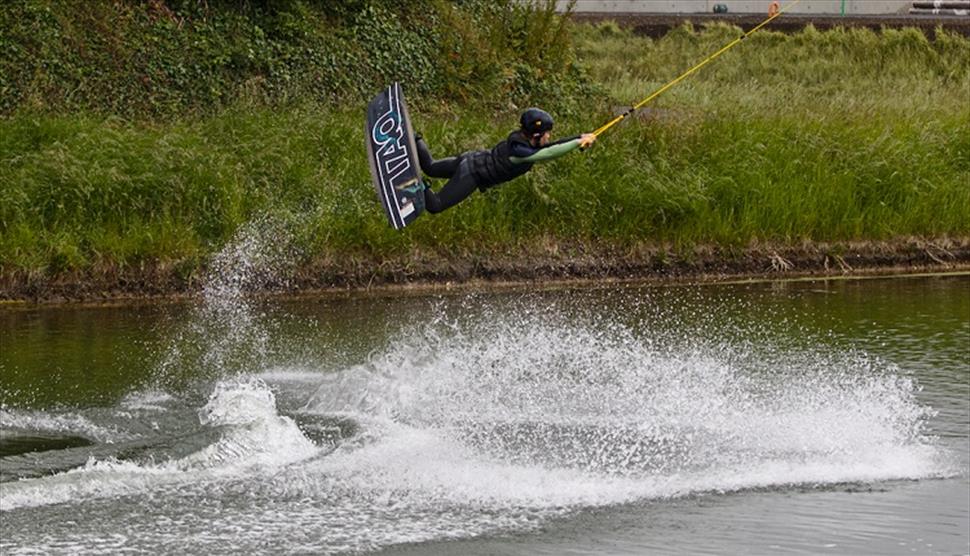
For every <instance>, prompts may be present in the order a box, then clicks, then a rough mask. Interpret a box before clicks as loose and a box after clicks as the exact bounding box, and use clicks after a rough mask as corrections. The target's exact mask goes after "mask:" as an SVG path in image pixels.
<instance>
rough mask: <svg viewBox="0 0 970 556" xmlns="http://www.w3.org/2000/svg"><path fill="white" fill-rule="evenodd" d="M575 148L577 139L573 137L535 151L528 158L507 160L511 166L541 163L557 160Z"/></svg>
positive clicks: (577, 142) (577, 143)
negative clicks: (510, 162)
mask: <svg viewBox="0 0 970 556" xmlns="http://www.w3.org/2000/svg"><path fill="white" fill-rule="evenodd" d="M577 147H579V137H574V138H572V139H568V140H564V141H559V142H556V143H554V144H551V145H546V146H545V147H542V148H541V149H536V151H535V152H534V153H532V154H531V155H529V156H524V157H519V156H510V157H509V160H511V161H512V163H513V164H522V163H523V162H543V161H546V160H552V159H554V158H559V157H560V156H562V155H564V154H566V153H569V152H572V151H574V150H575V149H576V148H577Z"/></svg>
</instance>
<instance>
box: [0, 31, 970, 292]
mask: <svg viewBox="0 0 970 556" xmlns="http://www.w3.org/2000/svg"><path fill="white" fill-rule="evenodd" d="M575 33H576V35H575V37H574V40H575V42H576V44H577V45H578V55H579V58H580V61H581V62H582V63H583V64H584V65H585V67H586V68H587V71H588V73H589V75H590V76H591V77H592V79H593V82H594V84H596V86H597V87H599V90H600V91H601V94H599V95H597V96H595V97H591V98H588V99H581V98H576V97H562V98H559V99H558V100H553V99H550V100H549V101H548V102H547V103H546V107H547V108H548V109H549V110H550V111H551V112H553V113H554V114H559V113H569V112H574V111H573V110H571V109H570V107H574V106H576V105H577V104H580V105H581V104H582V103H584V102H588V110H582V111H575V113H574V115H573V116H572V117H569V118H561V119H560V120H561V121H560V124H558V126H557V131H558V132H560V133H562V134H572V133H578V132H581V131H587V130H590V129H592V128H594V127H596V126H597V125H599V124H601V123H603V121H605V120H606V119H608V118H609V117H610V115H611V111H612V110H613V109H614V108H615V107H616V106H618V105H622V104H624V103H630V102H635V101H636V100H639V99H640V98H642V97H643V96H645V94H647V93H648V92H649V91H651V90H652V89H654V88H656V87H657V86H659V85H661V84H662V83H663V82H665V81H666V80H667V79H669V78H672V77H674V76H675V75H677V73H678V72H679V71H682V70H683V69H684V68H686V67H689V65H690V64H691V63H692V62H694V61H696V60H698V59H701V58H702V57H703V56H704V55H705V54H707V53H710V52H712V51H713V50H716V49H717V48H718V47H719V46H721V45H723V44H725V43H726V42H728V41H729V40H730V39H731V38H733V37H734V36H736V33H737V30H736V29H731V28H726V27H712V28H708V29H704V30H693V29H690V28H684V29H681V30H678V31H677V32H674V33H671V34H669V35H667V36H666V37H664V38H662V39H659V40H650V39H644V38H638V37H634V36H631V35H628V34H625V33H623V32H622V31H620V30H619V29H617V28H616V27H614V26H610V25H606V26H600V27H597V28H592V27H582V28H579V29H577V30H576V31H575ZM630 60H632V62H627V61H630ZM968 62H970V41H968V40H967V39H965V38H961V37H958V36H953V35H948V34H946V33H940V34H938V36H937V39H936V40H934V41H928V40H927V39H926V38H925V37H924V35H922V34H921V33H919V32H916V31H907V30H903V31H892V30H887V31H885V32H883V33H880V34H876V33H872V32H870V31H865V30H852V31H842V30H836V31H831V32H825V33H820V32H817V31H814V30H813V29H811V28H810V29H808V30H806V31H804V32H801V33H797V34H794V35H782V34H775V33H770V32H764V33H761V34H759V35H755V36H754V37H753V38H752V39H751V40H750V41H749V42H747V43H746V44H743V45H741V46H739V47H738V48H736V49H734V50H733V51H731V52H730V53H728V54H726V55H725V56H723V57H722V58H721V59H719V60H718V61H716V62H715V63H713V64H712V65H710V66H708V67H707V68H705V69H704V70H702V71H701V72H700V73H698V74H697V75H695V76H692V77H691V78H690V79H689V80H688V81H686V82H684V83H682V84H681V85H679V86H678V87H676V88H675V89H673V90H671V91H670V92H669V93H668V94H666V95H665V96H663V97H661V98H660V99H658V102H657V103H656V104H653V105H652V106H651V107H650V108H649V109H647V110H645V111H643V112H642V113H641V114H639V115H638V116H637V117H635V118H630V119H629V120H630V121H628V122H624V124H622V125H621V126H618V127H617V128H614V129H613V130H611V131H610V132H609V133H608V134H607V135H605V136H603V137H602V138H601V140H600V141H599V142H598V144H597V145H596V146H595V147H594V148H593V149H591V150H590V151H588V152H586V153H583V154H574V155H570V156H569V157H567V158H565V159H562V160H560V161H557V162H555V163H552V164H548V165H540V166H538V167H537V168H536V169H535V170H533V172H531V173H530V174H529V175H527V176H526V177H525V178H522V179H519V180H517V181H515V182H512V183H510V184H506V185H505V186H503V187H501V188H498V189H496V190H494V191H491V192H489V193H488V194H486V195H478V194H476V195H475V196H474V197H473V198H472V199H470V200H469V201H466V202H465V203H463V204H462V205H461V206H460V207H458V208H456V209H454V210H451V211H449V212H446V213H444V214H441V215H438V216H428V217H423V218H422V219H420V220H419V221H418V222H416V223H415V224H414V225H413V226H411V227H409V228H408V229H407V230H406V231H404V232H395V231H393V230H391V229H389V227H388V226H387V224H386V222H385V220H384V216H383V214H382V212H381V209H380V206H379V204H378V201H377V199H376V196H375V195H374V192H373V189H372V186H371V184H370V177H369V173H368V169H367V163H366V160H365V158H364V149H363V145H362V143H363V141H362V137H361V132H360V126H361V117H362V107H361V106H356V105H355V106H348V107H345V108H338V107H335V106H334V105H331V104H327V103H321V102H316V101H313V102H309V101H307V102H299V103H285V104H279V105H272V106H268V105H266V104H265V103H262V102H254V103H247V102H246V101H245V100H239V101H237V102H234V103H233V104H232V105H231V107H229V108H226V109H223V110H219V111H217V112H215V113H213V114H210V115H205V116H194V117H186V118H176V119H165V120H132V119H121V118H116V117H110V116H105V115H81V114H78V113H71V114H65V115H58V114H51V113H38V112H36V111H17V112H15V113H14V114H12V115H10V116H8V117H6V118H4V119H3V120H0V183H2V184H3V187H2V188H0V265H2V267H3V271H4V272H5V273H7V274H10V273H33V274H38V275H43V274H46V275H56V274H58V273H71V272H77V271H81V272H83V271H84V270H85V269H92V268H96V267H105V266H107V267H112V268H137V267H139V266H144V265H152V266H158V265H163V266H166V267H169V268H171V269H173V272H181V273H192V272H194V270H195V269H197V268H198V267H199V266H200V265H202V264H204V262H205V260H206V258H207V257H208V256H209V255H210V254H211V253H212V252H213V251H215V250H217V249H219V248H220V247H221V246H222V245H223V244H224V243H225V242H226V241H228V240H229V238H230V237H231V236H232V234H233V232H234V231H235V230H236V229H237V228H238V227H239V226H240V225H241V224H242V223H244V222H246V221H248V220H250V219H252V218H254V217H256V216H258V215H264V214H268V213H269V214H275V215H278V218H280V219H282V220H285V221H287V222H290V224H289V227H288V228H287V230H288V232H287V233H288V234H290V235H291V236H292V237H293V238H295V241H296V242H297V244H298V245H299V246H300V248H301V252H302V253H303V256H304V258H305V259H306V261H312V260H321V259H333V260H340V259H341V258H344V259H347V260H354V261H358V262H359V261H371V262H372V263H374V264H377V263H380V262H381V261H386V260H392V259H393V260H394V261H397V262H396V263H395V264H404V265H406V264H407V261H408V260H409V258H411V259H414V260H419V259H422V258H428V257H432V258H433V257H435V256H448V257H453V256H455V255H461V254H467V255H469V256H484V255H488V256H495V257H501V256H502V254H503V253H513V252H514V253H516V254H517V256H521V254H523V253H529V252H543V253H546V252H549V251H550V249H552V250H554V249H555V246H556V245H557V244H561V245H569V246H573V247H575V246H583V245H589V246H597V247H598V248H599V247H602V246H604V245H605V246H609V247H611V248H614V249H616V250H617V251H618V252H620V251H622V250H624V249H635V248H640V247H643V246H650V245H665V244H670V245H674V246H680V247H682V248H684V249H688V248H690V247H691V246H696V245H718V246H721V247H723V248H726V249H727V250H729V251H730V250H732V249H736V250H743V249H744V248H746V247H747V246H750V245H752V244H755V243H765V242H768V243H772V244H777V245H799V244H802V243H804V242H827V243H834V242H850V241H860V240H874V241H875V240H891V239H893V238H898V237H906V236H920V237H925V238H941V237H966V236H968V235H970V186H968V184H970V108H968V104H967V94H968V91H970V69H968V68H970V64H968ZM412 112H415V114H414V120H415V121H416V125H417V127H418V128H419V129H420V130H421V131H423V132H424V134H425V135H426V136H427V137H428V139H429V143H430V144H431V146H432V150H433V152H435V154H436V155H440V156H444V155H448V154H453V153H455V152H459V151H462V150H466V149H474V148H481V147H483V146H485V145H490V144H493V143H494V142H496V141H497V140H499V139H501V138H503V137H504V136H505V134H506V133H508V131H509V130H510V129H511V128H512V127H513V126H514V122H515V121H516V119H517V112H518V109H517V108H516V107H514V106H508V107H504V108H500V109H496V108H494V106H493V107H492V108H489V109H483V107H482V105H481V104H479V103H467V104H460V103H456V102H448V103H445V104H441V103H439V102H430V101H427V102H423V103H421V102H419V103H416V104H415V105H414V106H412ZM89 114H90V113H89ZM440 185H441V182H440V181H438V182H436V183H435V186H436V187H440ZM401 261H403V262H401Z"/></svg>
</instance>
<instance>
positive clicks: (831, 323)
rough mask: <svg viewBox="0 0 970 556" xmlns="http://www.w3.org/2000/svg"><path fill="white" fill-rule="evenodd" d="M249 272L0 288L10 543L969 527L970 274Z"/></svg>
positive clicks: (868, 541)
mask: <svg viewBox="0 0 970 556" xmlns="http://www.w3.org/2000/svg"><path fill="white" fill-rule="evenodd" d="M230 274H231V273H230ZM236 278H237V277H234V276H231V275H227V276H223V277H222V278H219V277H217V278H214V279H213V281H212V284H211V285H210V288H208V289H207V291H206V293H205V295H203V296H201V297H200V299H199V300H197V301H195V302H190V303H179V304H142V305H128V306H116V307H54V308H8V309H3V310H0V403H2V408H0V552H2V553H3V554H5V555H6V554H21V553H71V554H74V553H81V552H104V551H132V552H135V551H145V552H152V553H155V552H159V553H182V552H186V553H194V554H213V553H252V552H273V553H276V552H289V553H331V552H347V551H355V552H356V551H386V552H387V553H389V554H424V553H430V554H557V555H558V554H592V553H596V554H601V553H612V554H643V553H685V554H702V553H712V554H715V553H716V554H725V553H749V554H779V553H795V554H911V553H916V554H967V553H970V480H968V477H970V276H967V275H961V276H935V277H904V278H891V279H889V278H886V279H867V280H829V281H824V280H819V281H797V282H774V283H771V282H766V283H753V284H734V285H707V286H684V285H675V286H622V287H620V286H615V287H598V288H595V287H581V288H579V287H578V288H573V289H569V288H566V289H557V290H549V291H539V292H528V291H525V290H521V291H504V292H486V293H464V294H454V295H429V296H417V295H410V296H398V297H393V296H388V297H347V298H339V299H338V298H333V297H330V298H301V299H288V300H287V299H283V300H280V299H276V300H265V299H264V300H261V301H257V300H252V299H249V298H246V297H244V296H242V294H241V291H242V289H244V288H243V287H242V285H245V284H244V282H245V280H243V281H242V282H240V281H239V280H238V279H236ZM241 284H242V285H241Z"/></svg>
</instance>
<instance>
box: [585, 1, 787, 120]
mask: <svg viewBox="0 0 970 556" xmlns="http://www.w3.org/2000/svg"><path fill="white" fill-rule="evenodd" d="M800 1H801V0H794V1H793V2H791V3H790V4H788V5H786V6H785V7H784V8H781V9H780V10H778V11H776V12H774V13H773V14H771V15H770V16H769V17H768V19H766V20H764V21H762V22H761V23H760V24H758V26H757V27H755V28H753V29H751V30H750V31H748V32H747V33H745V34H743V35H741V36H740V37H738V38H736V39H734V40H733V41H731V43H730V44H728V45H727V46H725V47H724V48H722V49H720V50H718V51H717V52H715V53H714V54H711V55H710V56H708V57H707V58H706V59H705V60H704V61H703V62H701V63H699V64H697V65H696V66H694V67H692V68H690V69H689V70H687V71H685V72H684V73H682V74H680V76H679V77H677V79H674V80H673V81H671V82H670V83H667V84H666V85H664V86H663V87H661V88H659V89H657V90H656V91H654V92H653V94H651V95H650V96H648V97H647V98H645V99H643V100H641V101H640V102H639V103H637V104H636V105H635V106H634V107H633V108H630V109H629V110H627V111H626V112H624V113H623V114H620V115H619V116H617V117H615V118H613V119H612V120H610V121H609V122H607V123H606V124H604V125H602V126H600V127H599V128H598V129H597V130H596V131H594V132H593V135H596V136H597V137H598V136H599V135H600V134H602V133H603V132H605V131H606V130H607V129H610V128H611V127H613V126H614V125H616V124H617V123H619V122H620V120H622V119H623V118H626V117H627V116H629V115H630V114H632V113H634V112H636V111H637V110H639V109H640V107H642V106H643V105H644V104H646V103H648V102H650V101H651V100H653V99H655V98H657V97H658V96H660V94H661V93H663V92H664V91H666V90H667V89H669V88H671V87H673V86H674V85H676V84H677V83H680V82H681V81H683V80H684V79H685V78H686V77H687V76H688V75H690V74H692V73H694V72H695V71H697V70H699V69H701V68H702V67H704V65H706V64H707V63H708V62H710V61H711V60H713V59H714V58H717V57H718V56H720V55H721V54H724V53H725V52H727V51H728V50H730V49H731V48H733V47H734V46H735V45H737V44H738V43H740V42H741V41H743V40H744V39H746V38H748V36H750V35H752V34H754V32H755V31H757V30H758V29H761V28H762V27H764V26H765V25H768V24H769V23H771V22H772V20H774V19H775V18H776V17H778V16H780V15H781V14H783V13H784V12H786V11H787V10H788V9H789V8H791V7H792V6H794V5H795V4H797V3H799V2H800Z"/></svg>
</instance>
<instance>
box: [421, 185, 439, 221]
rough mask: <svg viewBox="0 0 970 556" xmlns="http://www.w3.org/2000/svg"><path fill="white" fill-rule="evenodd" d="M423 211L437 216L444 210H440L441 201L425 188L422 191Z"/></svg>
mask: <svg viewBox="0 0 970 556" xmlns="http://www.w3.org/2000/svg"><path fill="white" fill-rule="evenodd" d="M424 210H426V211H428V212H430V213H431V214H438V213H439V212H441V211H442V210H444V209H442V208H441V200H440V199H438V196H437V195H435V194H434V191H431V189H429V188H427V187H426V188H425V190H424Z"/></svg>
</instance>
